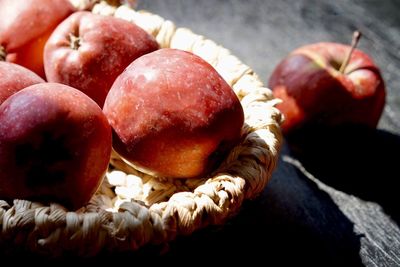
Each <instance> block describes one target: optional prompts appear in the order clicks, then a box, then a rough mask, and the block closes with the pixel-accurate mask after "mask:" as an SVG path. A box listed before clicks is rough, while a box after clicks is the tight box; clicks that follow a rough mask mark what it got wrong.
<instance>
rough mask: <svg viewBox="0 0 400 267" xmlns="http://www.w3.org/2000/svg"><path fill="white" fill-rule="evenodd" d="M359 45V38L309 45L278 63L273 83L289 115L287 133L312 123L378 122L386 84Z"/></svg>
mask: <svg viewBox="0 0 400 267" xmlns="http://www.w3.org/2000/svg"><path fill="white" fill-rule="evenodd" d="M355 39H357V38H355ZM355 45H356V40H354V41H353V46H348V45H344V44H339V43H328V42H321V43H315V44H309V45H306V46H303V47H300V48H298V49H296V50H295V51H293V52H292V53H290V54H289V55H288V56H287V57H286V58H285V59H283V60H282V61H281V62H280V63H279V65H278V66H277V67H276V68H275V70H274V71H273V73H272V75H271V77H270V80H269V87H270V88H271V89H272V90H273V93H274V95H275V97H277V98H280V99H282V100H283V102H282V103H280V104H279V105H277V108H278V109H280V110H281V111H282V113H283V114H284V116H285V122H284V123H283V124H282V130H283V133H284V134H289V133H290V132H292V131H294V130H296V129H300V128H302V127H306V126H310V125H313V126H314V125H320V126H325V127H326V126H328V127H333V126H339V125H344V124H358V125H364V126H368V127H376V125H377V123H378V121H379V119H380V116H381V114H382V111H383V107H384V104H385V95H386V93H385V84H384V81H383V78H382V76H381V73H380V70H379V68H378V66H377V65H376V64H375V63H374V62H373V60H372V59H371V57H369V56H368V55H367V54H366V53H364V52H362V51H361V50H358V49H354V47H355ZM346 58H348V59H346ZM345 61H347V62H345ZM341 67H342V69H341V70H340V68H341Z"/></svg>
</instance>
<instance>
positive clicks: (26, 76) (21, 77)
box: [0, 61, 45, 105]
mask: <svg viewBox="0 0 400 267" xmlns="http://www.w3.org/2000/svg"><path fill="white" fill-rule="evenodd" d="M44 82H45V81H44V80H43V79H42V78H40V77H39V76H38V75H37V74H35V73H34V72H32V71H30V70H28V69H27V68H25V67H22V66H20V65H17V64H14V63H10V62H4V61H0V105H1V104H2V103H3V102H4V101H5V100H6V99H7V98H9V97H10V96H11V95H13V94H15V93H16V92H18V91H20V90H22V89H24V88H25V87H28V86H30V85H33V84H37V83H44Z"/></svg>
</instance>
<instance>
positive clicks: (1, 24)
mask: <svg viewBox="0 0 400 267" xmlns="http://www.w3.org/2000/svg"><path fill="white" fill-rule="evenodd" d="M74 11H75V9H74V7H73V6H72V5H71V3H70V2H69V1H68V0H57V1H54V0H1V1H0V60H1V59H2V60H6V61H9V62H13V63H17V64H19V65H22V66H24V67H26V68H28V69H30V70H32V71H34V72H36V73H37V74H38V75H39V76H41V77H42V78H44V77H45V76H44V68H43V48H44V45H45V43H46V41H47V38H48V37H49V36H50V34H51V32H52V31H53V30H54V28H55V27H56V26H57V25H58V24H59V23H60V22H61V21H62V20H63V19H65V18H66V17H67V16H69V15H70V14H71V13H73V12H74Z"/></svg>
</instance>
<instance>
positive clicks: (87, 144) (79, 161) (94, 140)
mask: <svg viewBox="0 0 400 267" xmlns="http://www.w3.org/2000/svg"><path fill="white" fill-rule="evenodd" d="M110 154H111V127H110V125H109V124H108V122H107V119H106V117H105V116H104V114H103V113H102V110H101V109H100V107H99V106H98V105H97V104H96V103H95V102H94V101H93V100H91V99H90V98H89V97H88V96H86V95H85V94H83V93H82V92H80V91H78V90H76V89H74V88H71V87H69V86H66V85H62V84H55V83H40V84H35V85H32V86H29V87H27V88H25V89H23V90H21V91H19V92H17V93H16V94H14V95H12V96H11V97H9V98H8V99H7V100H6V101H5V102H4V103H3V104H1V105H0V199H31V200H39V201H46V202H47V201H56V202H59V203H61V204H64V205H65V206H66V207H68V208H72V209H76V208H79V207H81V206H82V205H84V204H85V203H86V202H88V201H89V199H90V198H91V196H92V195H93V194H94V193H95V191H96V190H97V188H98V186H99V184H100V182H101V180H102V178H103V175H104V174H105V172H106V170H107V167H108V163H109V159H110Z"/></svg>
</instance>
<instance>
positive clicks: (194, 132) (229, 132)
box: [103, 48, 244, 178]
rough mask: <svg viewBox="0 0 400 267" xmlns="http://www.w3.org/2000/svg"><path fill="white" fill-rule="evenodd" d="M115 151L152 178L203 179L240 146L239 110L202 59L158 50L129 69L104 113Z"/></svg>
mask: <svg viewBox="0 0 400 267" xmlns="http://www.w3.org/2000/svg"><path fill="white" fill-rule="evenodd" d="M103 111H104V113H105V114H106V116H107V118H108V120H109V122H110V124H111V126H112V127H113V129H114V133H115V135H114V138H113V147H114V149H115V151H116V152H117V153H119V154H120V155H121V156H122V157H123V158H124V159H125V160H127V161H128V162H130V163H132V164H133V165H134V166H136V167H137V168H138V169H140V170H142V171H144V172H147V173H149V174H152V175H156V176H162V177H174V178H190V177H196V176H200V175H204V174H207V173H208V172H209V171H211V170H212V169H213V168H215V166H216V164H218V163H220V161H221V160H222V159H223V157H224V156H225V155H226V153H227V152H228V151H229V150H230V149H231V148H232V147H233V146H234V145H235V144H237V142H238V141H239V140H240V137H241V128H242V126H243V120H244V115H243V109H242V106H241V104H240V102H239V100H238V98H237V96H236V95H235V93H234V91H233V90H232V88H231V87H230V86H229V85H228V84H227V83H226V82H225V81H224V80H223V78H222V77H221V76H220V75H219V74H218V73H217V71H216V70H215V69H214V68H213V67H212V66H211V65H209V64H208V63H207V62H205V61H204V60H203V59H201V58H200V57H198V56H196V55H194V54H192V53H189V52H184V51H181V50H175V49H166V48H165V49H160V50H158V51H155V52H152V53H150V54H147V55H144V56H142V57H140V58H139V59H137V60H135V61H134V62H133V63H132V64H130V65H129V66H128V67H127V68H126V70H125V71H124V72H123V73H122V74H121V75H120V76H119V77H118V78H117V80H116V81H115V83H114V84H113V86H112V88H111V90H110V92H109V94H108V96H107V98H106V101H105V105H104V108H103Z"/></svg>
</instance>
